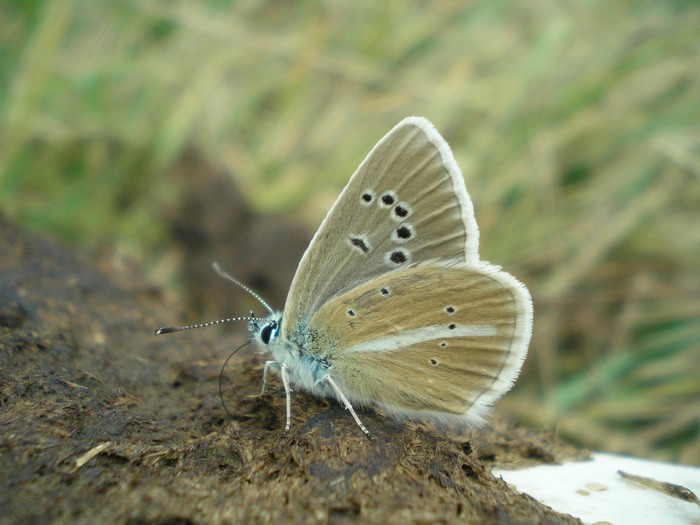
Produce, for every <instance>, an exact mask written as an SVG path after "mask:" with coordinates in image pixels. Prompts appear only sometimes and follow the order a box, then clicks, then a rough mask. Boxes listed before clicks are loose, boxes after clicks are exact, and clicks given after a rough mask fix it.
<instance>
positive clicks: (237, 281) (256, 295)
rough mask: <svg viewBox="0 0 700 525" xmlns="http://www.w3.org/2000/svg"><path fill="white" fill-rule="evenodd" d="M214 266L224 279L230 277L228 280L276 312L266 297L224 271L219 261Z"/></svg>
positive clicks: (268, 309)
mask: <svg viewBox="0 0 700 525" xmlns="http://www.w3.org/2000/svg"><path fill="white" fill-rule="evenodd" d="M212 267H213V268H214V271H215V272H216V273H218V274H219V275H220V276H221V277H223V278H224V279H228V280H229V281H231V282H232V283H233V284H236V285H238V286H239V287H240V288H242V289H243V290H245V291H246V292H248V293H249V294H250V295H252V296H253V297H255V298H256V299H257V300H258V302H259V303H260V304H261V305H263V306H264V307H265V308H267V311H268V312H270V314H274V313H275V311H274V310H273V309H272V307H271V306H270V305H269V304H267V301H265V299H263V298H262V297H260V296H259V295H258V294H256V293H255V292H254V291H253V290H251V289H250V288H248V287H247V286H246V285H245V284H243V283H242V282H241V281H239V280H238V279H236V278H235V277H233V276H232V275H229V274H227V273H226V272H225V271H223V270H222V269H221V267H220V266H219V265H218V264H217V263H213V264H212Z"/></svg>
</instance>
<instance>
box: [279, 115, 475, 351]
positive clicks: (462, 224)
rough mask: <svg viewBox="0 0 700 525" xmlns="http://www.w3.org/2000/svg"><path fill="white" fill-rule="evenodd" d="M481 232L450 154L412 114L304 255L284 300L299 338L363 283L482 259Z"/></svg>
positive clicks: (377, 151)
mask: <svg viewBox="0 0 700 525" xmlns="http://www.w3.org/2000/svg"><path fill="white" fill-rule="evenodd" d="M478 238H479V232H478V228H477V225H476V221H475V219H474V211H473V208H472V204H471V200H470V198H469V196H468V194H467V191H466V189H465V187H464V181H463V179H462V174H461V173H460V171H459V168H458V167H457V164H456V162H455V160H454V157H453V155H452V152H451V151H450V148H449V146H448V145H447V143H446V142H445V141H444V140H443V139H442V137H441V136H440V135H439V134H438V132H437V131H436V130H435V129H434V128H433V126H432V124H430V122H428V121H427V120H426V119H424V118H419V117H410V118H407V119H405V120H404V121H402V122H401V123H399V124H398V125H397V126H396V127H395V128H394V129H392V130H391V131H390V132H389V133H388V134H387V135H386V136H385V137H384V138H383V139H382V140H381V141H380V142H379V143H378V144H377V145H376V146H375V147H374V149H373V150H372V151H371V152H370V154H369V155H368V156H367V158H366V159H365V160H364V161H363V162H362V164H361V165H360V167H359V168H358V169H357V171H356V172H355V174H354V175H353V176H352V178H351V179H350V182H349V183H348V185H347V186H346V187H345V189H344V190H343V192H342V193H341V195H340V197H338V200H337V201H336V203H335V204H334V205H333V207H332V208H331V210H330V211H329V212H328V215H327V216H326V218H325V219H324V221H323V223H322V224H321V227H320V228H319V230H318V231H317V232H316V235H315V236H314V238H313V240H312V241H311V244H310V245H309V247H308V249H307V251H306V253H305V254H304V257H303V258H302V260H301V262H300V264H299V268H298V269H297V273H296V275H295V277H294V281H293V282H292V286H291V289H290V292H289V296H288V298H287V302H286V305H285V309H284V313H285V322H284V323H283V328H282V329H283V331H284V332H285V333H286V334H287V335H288V336H289V339H291V340H294V339H295V338H296V336H297V335H298V332H299V330H300V329H302V328H303V326H304V325H305V324H306V323H307V322H308V319H309V318H310V317H311V315H312V314H313V312H314V311H316V310H317V309H318V308H320V307H321V306H322V305H323V304H324V303H326V302H327V301H329V300H330V299H332V298H333V297H334V296H336V295H338V294H340V293H343V292H345V291H347V290H349V289H350V288H352V286H355V285H356V284H358V283H361V282H365V281H367V280H368V279H371V278H373V277H376V276H379V275H382V274H384V273H386V272H389V271H392V270H395V269H397V268H401V267H404V266H406V265H409V264H413V263H419V262H422V261H427V260H431V259H435V258H437V257H439V258H440V259H445V260H454V261H460V262H464V261H478Z"/></svg>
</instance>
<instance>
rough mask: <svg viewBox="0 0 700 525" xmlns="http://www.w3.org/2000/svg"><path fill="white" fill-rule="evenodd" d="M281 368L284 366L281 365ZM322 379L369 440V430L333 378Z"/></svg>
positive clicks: (325, 377)
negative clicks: (333, 391)
mask: <svg viewBox="0 0 700 525" xmlns="http://www.w3.org/2000/svg"><path fill="white" fill-rule="evenodd" d="M282 366H284V365H282ZM283 377H284V376H283ZM323 379H325V381H326V382H327V383H328V384H329V385H331V388H333V390H335V393H336V394H337V395H338V397H339V398H340V400H341V401H342V402H343V404H344V405H345V408H346V409H347V410H349V411H350V414H352V417H353V419H354V420H355V423H357V426H358V427H360V430H362V432H364V433H365V436H367V437H368V438H371V437H372V434H370V432H369V430H367V427H365V426H364V425H363V424H362V421H360V418H359V417H357V413H356V412H355V409H354V408H352V405H351V404H350V401H348V398H347V397H345V394H343V392H342V391H341V390H340V388H339V387H338V385H337V384H336V383H335V381H333V378H332V377H331V376H329V375H328V374H326V375H325V376H323Z"/></svg>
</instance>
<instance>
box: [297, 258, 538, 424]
mask: <svg viewBox="0 0 700 525" xmlns="http://www.w3.org/2000/svg"><path fill="white" fill-rule="evenodd" d="M531 332H532V302H531V299H530V294H529V293H528V291H527V289H526V288H525V286H523V285H522V284H521V283H520V282H518V281H517V280H516V279H515V278H514V277H512V276H511V275H509V274H507V273H505V272H503V271H501V270H500V268H498V267H496V266H492V265H489V264H487V263H476V264H471V263H459V264H454V265H446V264H444V263H439V262H429V263H424V264H421V265H418V266H416V267H408V268H403V269H399V270H396V271H393V272H390V273H388V274H385V275H382V276H380V277H376V278H374V279H372V280H370V281H368V282H366V283H364V284H362V285H360V286H358V287H356V288H354V289H352V290H350V291H349V292H347V293H345V294H342V295H340V296H338V297H336V298H334V299H332V300H331V301H329V302H328V303H326V304H324V305H323V307H322V308H321V309H320V310H319V311H318V312H316V314H315V315H314V316H313V317H312V319H311V321H310V322H309V325H308V332H307V334H308V335H310V336H311V337H310V339H309V341H310V344H309V346H308V349H309V350H310V351H311V353H313V354H317V355H319V356H323V357H325V358H326V359H327V362H328V363H330V365H331V369H330V371H329V373H330V375H331V376H332V377H333V379H334V380H335V381H336V383H337V384H338V385H339V386H340V389H341V390H342V391H343V393H344V394H345V395H346V396H347V397H348V398H349V399H350V401H351V402H354V403H360V404H374V403H376V404H379V405H381V406H384V407H385V408H387V409H389V410H390V411H394V412H397V413H406V414H423V415H426V414H428V415H429V414H433V415H437V416H458V417H460V418H461V419H466V420H467V421H475V420H478V419H479V418H480V415H481V414H482V413H483V412H484V411H485V410H486V409H488V407H489V406H490V405H491V404H492V403H493V402H494V401H495V400H496V399H498V398H499V397H500V396H501V395H503V394H504V393H505V392H507V391H508V390H509V389H510V387H511V385H512V384H513V382H514V381H515V379H516V377H517V375H518V373H519V371H520V367H521V365H522V362H523V360H524V359H525V355H526V353H527V346H528V344H529V341H530V335H531ZM316 335H320V337H314V336H316Z"/></svg>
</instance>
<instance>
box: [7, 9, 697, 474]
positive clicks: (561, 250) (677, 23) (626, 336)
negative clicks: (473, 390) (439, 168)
mask: <svg viewBox="0 0 700 525" xmlns="http://www.w3.org/2000/svg"><path fill="white" fill-rule="evenodd" d="M699 27H700V6H698V4H697V3H695V2H692V1H687V2H684V1H680V0H678V1H667V2H644V1H624V0H620V1H617V2H607V1H596V0H591V1H583V0H581V1H577V0H574V1H570V2H561V1H557V0H532V1H530V2H518V1H515V0H494V1H488V2H487V1H483V2H477V1H474V2H463V1H459V2H425V1H417V0H412V1H408V2H394V1H388V2H374V1H363V0H361V1H359V2H357V1H356V2H350V1H338V2H313V1H304V2H294V3H286V2H275V1H268V2H265V1H258V0H254V1H253V0H248V1H246V0H243V1H240V2H226V1H223V0H209V1H208V2H201V1H194V0H181V1H165V0H163V1H158V0H138V1H137V0H132V1H128V0H123V1H117V0H115V1H110V2H92V1H88V0H34V1H22V0H14V1H10V0H5V1H4V2H2V3H1V4H0V90H1V91H0V94H1V95H2V96H1V97H0V207H1V209H2V211H3V213H4V214H5V215H6V216H8V217H9V218H10V219H12V220H14V221H16V222H18V223H20V224H23V225H25V226H27V227H29V228H31V229H33V230H36V231H42V232H51V233H53V234H54V235H57V236H59V237H60V238H62V239H64V240H65V241H67V242H70V243H72V244H74V245H77V246H81V247H82V248H84V249H86V250H89V251H93V252H100V251H101V250H113V251H114V252H115V253H117V254H119V256H126V257H127V258H128V259H129V260H132V261H135V262H136V264H138V265H139V266H141V267H142V268H143V272H144V274H145V275H147V277H148V279H149V280H150V281H151V282H153V283H156V284H157V285H159V286H163V287H165V288H166V289H170V290H178V287H177V283H178V280H179V276H180V275H181V274H180V273H178V272H179V270H178V260H179V259H178V257H181V254H180V255H173V253H175V252H174V249H173V248H172V244H171V236H172V231H171V229H170V227H169V225H168V221H167V218H166V215H167V214H166V213H165V212H164V210H166V209H173V208H177V206H178V203H179V202H181V200H182V199H183V198H184V197H185V196H186V195H188V193H189V192H191V191H193V188H192V186H193V185H196V184H197V180H198V179H197V173H192V174H191V177H190V178H189V179H182V178H176V177H173V176H172V173H173V171H174V170H175V169H176V168H177V166H178V163H179V159H181V158H182V156H183V154H184V153H185V152H194V154H196V155H197V156H198V157H199V158H201V159H204V160H205V161H206V162H207V163H209V164H211V165H212V166H215V167H217V169H220V170H222V171H223V172H225V173H226V174H227V176H229V177H230V178H231V180H232V181H235V184H236V185H237V187H238V188H239V189H240V192H241V193H242V195H243V197H244V201H243V202H248V203H249V205H250V206H251V207H252V209H254V210H256V211H257V212H258V213H259V214H262V215H266V214H271V213H275V214H289V215H291V216H293V217H294V218H295V220H298V221H299V222H298V223H299V224H302V225H303V227H300V228H306V229H307V230H308V235H311V233H312V232H313V230H314V229H315V228H316V226H317V225H318V223H319V222H320V220H321V218H322V217H323V215H324V213H325V211H326V210H327V209H328V207H329V206H330V204H331V203H332V202H333V200H334V199H335V197H336V196H337V194H338V192H339V191H340V189H341V188H342V187H343V185H344V184H345V183H346V182H347V179H348V177H349V176H350V174H352V172H353V171H354V170H355V168H356V167H357V165H358V164H359V163H360V161H361V160H362V159H363V158H364V156H365V155H366V154H367V152H369V150H370V149H371V147H372V146H373V145H374V143H375V142H376V141H377V140H378V139H379V138H381V137H382V136H383V135H384V134H385V133H386V132H387V131H388V130H389V129H390V128H391V127H392V126H393V125H394V124H396V123H397V122H398V121H399V120H400V119H401V118H403V117H405V116H407V115H413V114H415V115H424V116H426V117H428V118H429V119H431V120H432V121H433V122H434V124H435V125H436V127H437V128H438V130H440V132H441V133H442V134H443V135H444V136H445V138H446V139H447V141H448V142H449V143H450V144H451V146H452V148H453V150H454V153H455V157H456V158H457V162H458V164H459V165H460V167H461V168H462V171H463V172H464V175H465V179H466V182H467V186H468V188H469V191H470V194H471V196H472V198H473V200H474V202H475V208H476V214H477V220H478V221H479V225H480V227H481V231H482V236H481V238H482V247H481V252H482V256H483V258H484V259H486V260H490V261H492V262H494V263H497V264H500V265H503V266H504V267H505V268H506V269H507V270H508V271H509V272H512V273H513V274H515V275H516V276H518V277H519V278H521V279H522V280H523V281H524V282H525V283H526V284H527V285H528V286H529V287H530V289H531V291H532V293H533V297H534V302H535V333H534V339H533V342H532V345H531V350H530V355H529V357H528V360H527V362H526V366H525V371H524V374H523V375H522V376H521V378H520V380H519V381H518V384H517V386H516V388H515V390H514V392H512V393H511V394H509V395H507V396H506V397H505V398H504V400H503V401H502V402H501V403H500V405H499V406H500V407H501V408H502V409H504V410H508V411H509V412H510V413H512V414H513V415H515V416H516V417H518V418H520V419H521V420H522V421H524V422H525V423H527V424H529V425H535V426H546V427H549V428H552V429H553V430H555V431H556V432H557V433H559V434H560V435H561V436H562V437H564V438H565V439H568V440H570V441H573V442H575V443H577V444H579V445H582V446H586V447H590V448H593V449H604V450H609V451H614V452H626V453H631V454H636V455H640V456H647V457H654V458H658V459H665V460H672V461H678V462H684V463H690V464H696V465H700V378H699V376H700V227H699V226H700V221H699V219H700V180H699V176H700V32H698V28H699ZM194 171H196V170H194ZM217 206H220V204H217ZM223 211H224V210H222V212H223ZM237 226H238V227H239V228H241V229H245V228H247V225H246V224H240V225H237ZM305 233H306V232H305ZM307 238H308V237H307ZM250 249H251V250H256V247H255V246H253V247H252V248H250ZM273 249H274V246H273ZM296 262H297V261H290V262H289V264H291V265H292V267H294V266H295V265H296ZM206 271H209V269H208V268H206ZM280 306H281V305H280ZM228 313H231V312H219V314H218V315H219V316H221V315H223V314H228ZM234 313H235V312H234ZM223 357H225V355H222V358H223Z"/></svg>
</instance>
